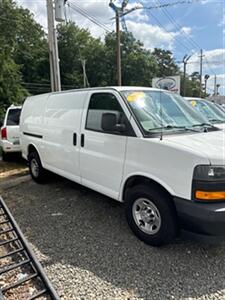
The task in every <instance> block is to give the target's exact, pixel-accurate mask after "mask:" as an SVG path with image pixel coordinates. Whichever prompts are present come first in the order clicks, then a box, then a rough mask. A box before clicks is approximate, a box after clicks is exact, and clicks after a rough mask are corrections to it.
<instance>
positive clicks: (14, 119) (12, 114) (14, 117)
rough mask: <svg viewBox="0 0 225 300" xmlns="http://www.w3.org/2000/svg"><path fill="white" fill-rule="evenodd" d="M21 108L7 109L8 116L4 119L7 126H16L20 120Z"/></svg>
mask: <svg viewBox="0 0 225 300" xmlns="http://www.w3.org/2000/svg"><path fill="white" fill-rule="evenodd" d="M20 113H21V108H13V109H10V110H9V111H8V117H7V121H6V125H7V126H17V125H19V122H20Z"/></svg>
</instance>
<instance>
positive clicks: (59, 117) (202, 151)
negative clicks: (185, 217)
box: [20, 87, 225, 201]
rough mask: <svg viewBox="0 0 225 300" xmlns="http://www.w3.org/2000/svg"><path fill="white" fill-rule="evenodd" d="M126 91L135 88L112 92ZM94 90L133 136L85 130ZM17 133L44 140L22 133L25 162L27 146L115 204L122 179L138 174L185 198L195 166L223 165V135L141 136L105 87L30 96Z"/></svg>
mask: <svg viewBox="0 0 225 300" xmlns="http://www.w3.org/2000/svg"><path fill="white" fill-rule="evenodd" d="M127 89H133V90H135V89H136V90H137V88H130V87H123V88H117V90H127ZM138 89H142V88H138ZM145 89H146V88H145ZM96 92H97V93H101V92H104V93H106V92H109V93H112V94H114V95H115V96H116V97H117V99H118V101H119V103H120V104H121V106H122V108H123V110H124V112H125V113H126V116H127V118H128V120H130V123H131V124H132V127H133V129H134V131H135V133H136V137H130V136H129V137H126V136H123V135H114V134H107V133H103V132H97V131H91V130H86V129H85V124H86V116H87V108H88V104H89V100H90V96H91V94H92V93H96ZM20 130H21V133H23V132H26V131H27V132H30V133H35V134H37V135H40V136H41V137H43V138H36V137H35V136H29V135H24V134H22V151H23V156H24V157H25V158H27V154H28V153H27V150H28V146H29V145H30V144H32V145H34V147H35V148H36V149H37V151H38V152H39V155H40V158H41V161H42V164H43V166H44V168H46V169H48V170H50V171H53V172H55V173H57V174H59V175H62V176H64V177H66V178H68V179H71V180H74V181H76V182H78V183H81V184H83V185H85V186H88V187H90V188H92V189H94V190H96V191H98V192H101V193H103V194H105V195H107V196H110V197H112V198H114V199H117V200H119V201H122V200H123V197H122V195H123V187H124V184H125V183H126V181H127V179H129V178H130V177H131V176H137V175H140V176H145V177H147V178H150V179H152V180H154V181H156V182H158V183H159V184H160V185H162V186H163V187H164V188H165V189H166V190H167V191H168V192H169V193H170V194H171V195H173V196H177V197H180V198H184V199H187V200H190V199H191V185H192V177H193V170H194V168H195V166H196V165H199V164H203V165H209V164H216V165H225V159H224V146H225V145H224V144H225V137H224V132H223V131H217V132H208V133H194V132H193V133H185V134H176V135H164V136H163V138H162V140H161V139H160V138H159V137H158V138H143V137H142V133H141V132H140V130H139V128H138V126H137V124H136V122H135V121H134V119H133V117H132V116H131V114H130V111H129V109H128V108H127V106H126V104H125V103H124V102H123V99H122V98H121V96H120V95H119V93H118V92H117V91H116V90H113V89H110V88H109V89H99V90H98V89H93V90H83V91H82V90H80V91H79V90H77V91H68V92H61V93H52V94H46V95H40V96H35V97H30V98H28V99H27V100H26V102H25V104H24V107H23V110H22V115H21V129H20ZM74 133H76V134H77V145H76V146H75V145H73V134H74ZM81 134H84V135H85V146H84V147H81V145H80V140H81ZM184 170H185V171H184Z"/></svg>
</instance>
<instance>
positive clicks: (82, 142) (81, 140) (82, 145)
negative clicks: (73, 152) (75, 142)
mask: <svg viewBox="0 0 225 300" xmlns="http://www.w3.org/2000/svg"><path fill="white" fill-rule="evenodd" d="M80 145H81V147H84V134H83V133H82V134H81V136H80Z"/></svg>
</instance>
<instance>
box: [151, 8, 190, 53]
mask: <svg viewBox="0 0 225 300" xmlns="http://www.w3.org/2000/svg"><path fill="white" fill-rule="evenodd" d="M148 13H149V15H150V16H151V17H152V18H153V19H155V21H156V22H157V24H158V25H159V26H160V27H161V28H163V29H164V31H165V32H167V33H168V34H169V35H170V36H171V37H172V39H173V41H175V42H177V43H178V44H179V45H180V46H181V47H182V48H184V49H186V50H187V51H189V50H190V49H189V48H187V47H186V46H185V45H184V44H183V43H182V42H181V41H180V40H178V39H176V37H175V36H174V35H173V34H172V33H171V32H170V31H168V30H167V29H166V28H165V27H164V26H163V25H162V23H161V22H160V21H159V19H158V18H157V17H156V16H154V15H153V14H152V13H151V12H150V11H148Z"/></svg>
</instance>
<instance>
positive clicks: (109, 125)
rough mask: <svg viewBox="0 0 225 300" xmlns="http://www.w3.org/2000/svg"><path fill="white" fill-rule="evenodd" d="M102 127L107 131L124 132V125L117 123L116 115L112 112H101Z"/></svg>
mask: <svg viewBox="0 0 225 300" xmlns="http://www.w3.org/2000/svg"><path fill="white" fill-rule="evenodd" d="M101 125H102V129H103V130H104V131H108V132H115V131H117V132H121V133H122V132H124V131H125V130H126V126H125V125H124V124H118V123H117V115H116V114H114V113H104V114H102V124H101Z"/></svg>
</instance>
